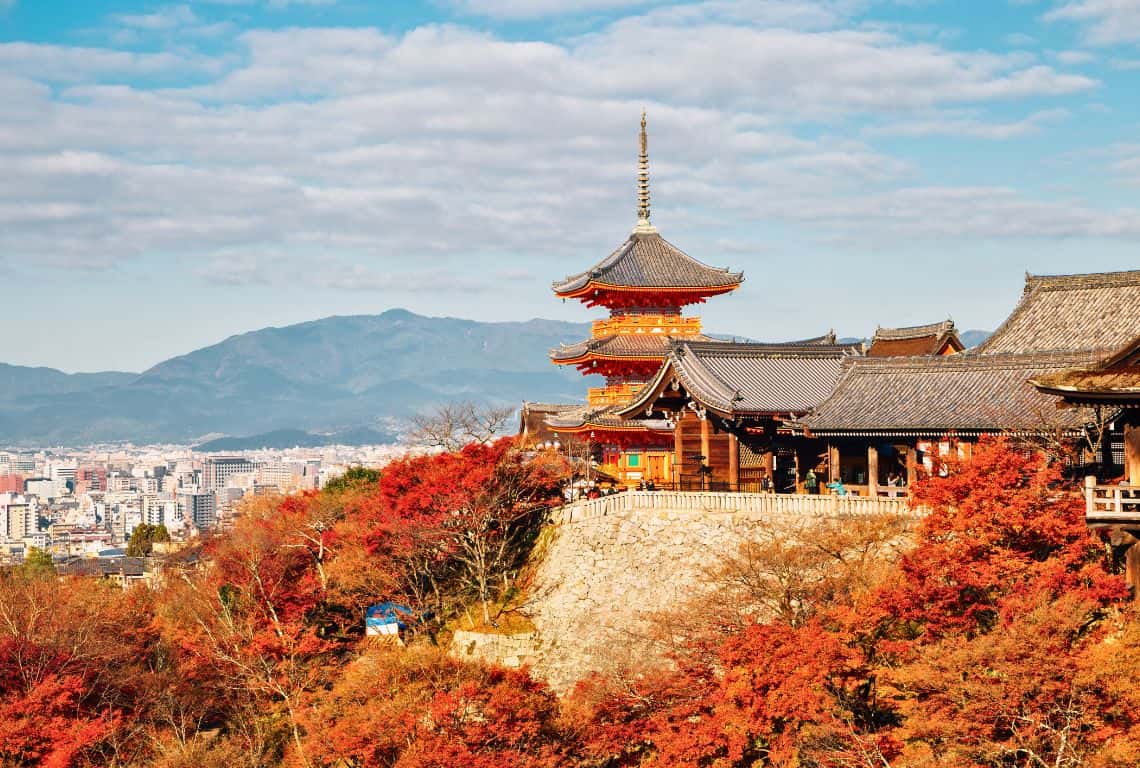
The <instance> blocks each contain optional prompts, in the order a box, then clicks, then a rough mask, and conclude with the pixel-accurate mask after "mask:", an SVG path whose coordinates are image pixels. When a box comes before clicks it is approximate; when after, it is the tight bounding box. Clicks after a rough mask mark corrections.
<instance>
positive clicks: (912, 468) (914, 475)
mask: <svg viewBox="0 0 1140 768" xmlns="http://www.w3.org/2000/svg"><path fill="white" fill-rule="evenodd" d="M916 465H917V461H916V457H915V450H914V446H913V445H908V446H907V447H906V486H907V488H911V487H913V486H914V482H915V480H917V479H918V467H917V466H916Z"/></svg>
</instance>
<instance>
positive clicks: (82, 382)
mask: <svg viewBox="0 0 1140 768" xmlns="http://www.w3.org/2000/svg"><path fill="white" fill-rule="evenodd" d="M136 376H138V374H137V373H123V372H121V371H104V372H101V373H64V372H63V371H57V370H56V369H55V368H30V367H27V366H22V365H8V364H7V363H0V403H5V402H9V401H12V400H18V399H19V398H21V397H27V396H29V395H37V394H39V395H66V394H73V393H76V392H89V391H90V390H93V389H99V388H101V387H112V386H117V385H120V384H125V383H127V382H128V381H130V380H132V379H134V378H135V377H136Z"/></svg>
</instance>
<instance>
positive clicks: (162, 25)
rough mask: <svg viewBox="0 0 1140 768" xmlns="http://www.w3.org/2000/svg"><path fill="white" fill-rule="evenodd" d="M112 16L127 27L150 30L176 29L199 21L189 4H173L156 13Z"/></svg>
mask: <svg viewBox="0 0 1140 768" xmlns="http://www.w3.org/2000/svg"><path fill="white" fill-rule="evenodd" d="M111 18H112V19H113V20H114V21H115V22H117V23H119V24H122V25H123V26H125V27H132V28H134V29H142V30H149V31H158V30H168V29H174V28H176V27H178V26H181V25H186V24H195V23H197V21H198V17H197V15H195V13H194V11H193V10H191V8H190V6H188V5H171V6H167V7H166V8H162V9H160V10H158V11H155V12H154V13H144V14H117V15H115V16H112V17H111Z"/></svg>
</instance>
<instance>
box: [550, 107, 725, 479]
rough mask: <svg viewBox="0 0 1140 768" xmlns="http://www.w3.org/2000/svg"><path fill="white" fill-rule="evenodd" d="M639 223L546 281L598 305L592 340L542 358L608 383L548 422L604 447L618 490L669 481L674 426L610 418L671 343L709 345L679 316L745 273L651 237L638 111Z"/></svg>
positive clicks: (692, 320)
mask: <svg viewBox="0 0 1140 768" xmlns="http://www.w3.org/2000/svg"><path fill="white" fill-rule="evenodd" d="M640 140H641V152H640V156H639V164H638V181H637V226H635V227H634V228H633V232H632V233H630V235H629V237H628V238H627V239H626V241H625V242H624V243H622V244H621V246H620V247H619V248H618V249H617V250H615V251H614V252H613V253H611V254H610V255H609V256H607V257H606V258H605V259H603V260H602V261H600V262H598V263H597V264H596V265H594V266H593V267H591V268H590V269H588V270H586V271H585V272H581V273H579V274H576V275H571V276H569V277H567V278H566V279H564V280H561V281H558V282H555V283H554V284H553V288H554V293H555V295H557V296H559V297H560V298H562V299H577V300H579V301H581V302H582V303H583V304H585V305H586V306H588V307H605V308H607V309H608V310H609V317H607V318H604V319H601V320H596V321H595V322H594V324H593V327H592V331H591V334H590V338H588V339H586V340H584V341H580V342H578V343H576V344H569V345H562V346H560V347H558V348H557V349H553V350H551V352H550V357H551V360H552V361H553V362H554V363H555V364H556V365H573V366H575V367H577V368H578V370H580V371H581V372H582V373H583V374H586V375H589V374H600V375H601V376H604V377H605V381H606V384H605V386H602V387H594V388H591V389H590V390H589V391H588V392H587V400H586V406H585V407H584V408H579V409H575V410H573V411H570V410H567V411H563V412H561V413H558V414H554V415H552V416H550V417H548V418H547V426H548V427H549V428H550V429H551V430H553V431H554V432H555V433H557V434H559V435H567V436H575V437H577V438H578V439H583V440H586V441H589V442H590V443H592V444H593V445H597V446H601V447H602V456H603V458H602V465H603V470H604V471H606V472H607V474H610V475H612V476H614V477H616V478H618V479H620V480H621V481H622V482H623V483H626V484H636V483H638V482H642V481H650V480H651V481H653V482H655V483H668V482H670V481H671V480H672V479H673V474H674V464H675V462H674V457H673V454H672V451H671V448H672V447H673V426H674V425H673V423H672V422H671V421H668V420H666V419H665V418H661V419H653V418H644V419H626V418H622V417H621V416H619V415H618V414H617V411H618V410H620V409H621V408H622V406H625V405H627V404H629V403H630V402H631V401H632V400H633V398H634V397H636V396H637V394H638V393H639V392H640V391H641V389H642V387H643V386H644V385H645V384H646V382H648V381H649V380H650V379H652V378H653V377H654V375H655V374H656V373H657V371H658V369H659V368H660V367H661V365H662V363H663V361H664V359H665V357H666V355H667V354H668V352H669V345H670V342H671V341H672V340H674V339H684V340H688V341H712V339H709V337H707V336H704V335H703V334H702V333H701V321H700V318H698V317H686V316H684V315H683V314H682V309H683V308H684V307H686V306H688V305H690V304H702V303H704V302H705V301H706V300H707V299H708V298H710V297H712V296H718V295H720V294H722V293H728V292H729V291H733V290H736V289H737V288H738V287H740V284H741V282H743V280H744V276H743V274H742V273H740V272H730V271H729V270H728V269H716V268H714V267H710V266H707V265H705V264H702V263H701V262H699V261H697V260H696V259H694V258H692V257H691V256H689V255H688V254H686V253H685V252H684V251H682V250H681V249H679V248H677V247H676V246H675V245H673V244H672V243H670V242H669V241H667V240H666V239H665V238H663V237H661V235H660V234H658V232H657V229H656V227H654V226H653V224H652V223H651V222H650V215H649V147H648V137H647V134H646V123H645V113H644V112H642V114H641V133H640Z"/></svg>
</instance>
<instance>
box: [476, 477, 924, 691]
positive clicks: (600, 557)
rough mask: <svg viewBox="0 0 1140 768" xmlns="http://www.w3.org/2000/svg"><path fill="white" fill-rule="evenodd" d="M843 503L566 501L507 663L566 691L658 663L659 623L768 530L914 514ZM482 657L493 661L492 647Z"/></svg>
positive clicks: (897, 507) (678, 496)
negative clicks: (587, 680) (521, 664)
mask: <svg viewBox="0 0 1140 768" xmlns="http://www.w3.org/2000/svg"><path fill="white" fill-rule="evenodd" d="M835 498H836V497H827V496H818V497H812V496H780V495H774V494H727V493H670V492H644V493H642V492H627V493H623V494H619V495H617V496H610V497H605V498H603V499H595V500H592V501H588V502H579V503H578V504H574V505H568V506H567V507H565V508H563V509H562V510H560V511H559V512H558V514H556V515H555V516H554V520H555V522H554V523H553V524H552V526H551V530H549V531H548V532H547V541H545V542H544V546H543V547H542V548H541V549H540V550H537V551H536V557H538V558H541V560H540V562H536V563H534V567H535V570H536V576H535V580H534V583H533V585H532V588H531V596H532V597H531V601H530V603H528V605H527V608H526V610H525V612H526V613H527V614H528V615H529V617H530V618H531V620H532V621H533V622H534V624H535V627H536V628H537V631H536V633H535V634H534V636H533V637H531V638H530V639H528V640H527V641H526V642H529V643H533V646H532V648H531V651H530V653H529V655H528V654H525V653H524V654H522V655H521V656H520V651H519V649H518V648H511V649H507V650H508V651H509V653H508V655H505V656H503V657H500V658H501V659H502V660H503V661H506V660H508V659H510V660H513V659H516V658H517V659H519V660H523V659H525V660H526V661H527V662H530V664H531V666H532V668H533V669H534V671H535V672H536V673H537V674H538V675H539V676H540V677H543V678H545V679H547V680H548V681H549V682H550V683H551V685H552V686H553V687H554V688H555V689H556V690H558V691H561V692H564V691H566V690H569V689H570V688H571V687H572V686H573V685H574V683H575V682H576V681H577V680H579V679H581V678H582V677H584V676H585V675H586V674H588V673H589V672H594V671H597V672H607V671H610V670H612V669H615V668H618V667H623V666H628V665H639V664H643V663H645V662H646V661H652V660H653V659H659V658H660V657H661V651H662V650H663V649H662V648H660V647H658V646H656V645H655V644H654V642H653V641H652V640H651V639H650V634H651V632H650V629H651V627H652V626H653V624H654V621H655V620H657V619H656V617H658V616H659V615H660V614H662V613H664V612H667V611H671V610H675V609H677V608H679V607H682V606H684V605H686V604H688V603H690V602H691V601H694V600H697V599H699V598H700V597H701V595H702V593H703V592H704V591H705V590H706V589H707V588H708V587H707V583H708V578H707V573H708V571H709V570H710V568H715V567H716V566H717V565H718V564H719V562H720V561H721V559H722V558H723V557H724V556H725V555H730V554H733V553H735V552H737V551H738V550H739V548H740V545H741V544H742V543H744V542H745V541H746V540H748V539H750V538H755V536H756V533H757V531H758V529H759V528H760V527H764V528H768V529H771V528H772V527H777V529H778V528H779V527H780V526H787V528H788V530H789V531H792V530H795V531H800V530H802V529H803V528H804V526H805V525H806V526H808V527H809V528H810V525H811V521H812V520H813V519H817V520H822V519H826V518H840V519H842V518H844V517H849V516H850V515H852V514H881V513H892V512H893V513H896V514H899V515H905V516H907V517H908V518H914V517H915V515H914V513H912V512H910V511H909V510H908V509H907V507H906V505H905V502H903V501H902V500H894V499H863V500H862V501H861V502H860V501H854V502H847V503H840V502H843V501H844V500H842V499H840V500H839V501H838V502H837V501H834V499H835ZM854 498H858V497H854ZM474 652H475V653H478V654H480V657H481V658H486V659H494V658H495V657H494V655H493V646H492V645H479V644H476V646H475V651H474ZM504 652H505V653H506V651H504ZM489 654H490V655H489Z"/></svg>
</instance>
